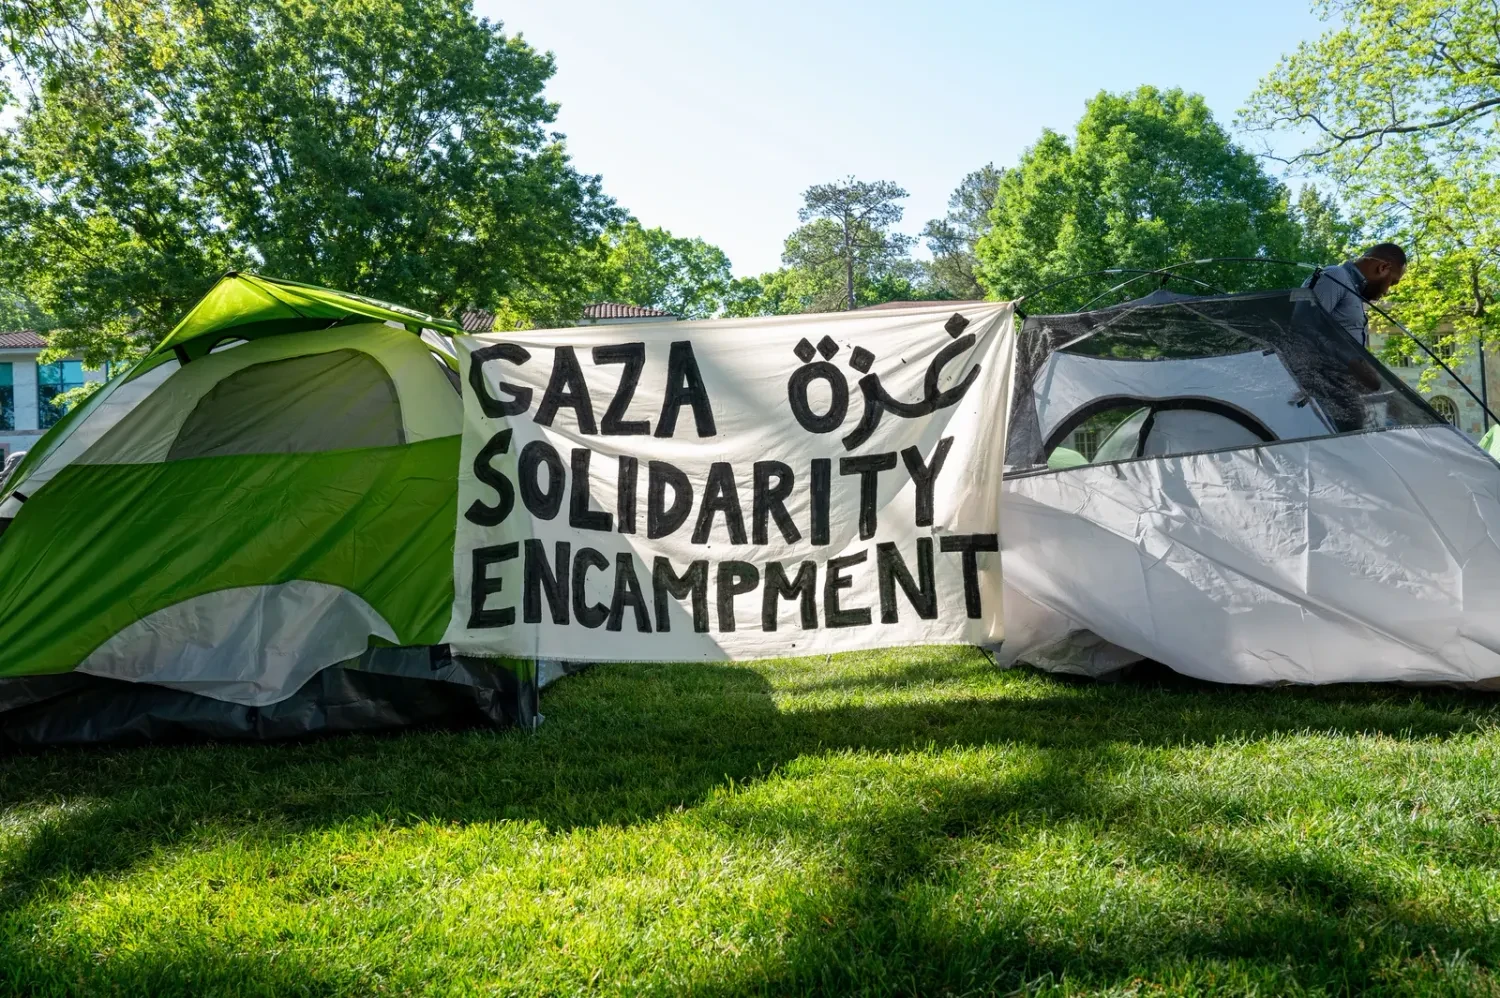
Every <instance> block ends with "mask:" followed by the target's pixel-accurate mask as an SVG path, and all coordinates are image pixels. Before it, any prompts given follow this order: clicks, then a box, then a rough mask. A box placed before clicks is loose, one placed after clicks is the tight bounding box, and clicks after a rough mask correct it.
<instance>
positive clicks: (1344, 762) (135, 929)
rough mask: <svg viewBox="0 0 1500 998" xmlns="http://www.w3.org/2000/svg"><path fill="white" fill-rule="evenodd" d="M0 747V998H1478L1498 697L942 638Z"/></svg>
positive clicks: (1484, 975) (1497, 897) (1498, 984)
mask: <svg viewBox="0 0 1500 998" xmlns="http://www.w3.org/2000/svg"><path fill="white" fill-rule="evenodd" d="M542 709H543V711H544V712H545V713H546V715H547V720H546V723H545V724H543V725H542V727H541V729H540V730H539V731H538V732H536V733H535V734H528V733H523V732H504V733H494V732H481V731H470V732H462V733H434V732H425V733H414V734H407V735H403V736H400V737H386V738H378V737H360V738H339V739H329V740H323V741H318V742H312V743H307V744H297V745H279V746H259V745H249V746H243V745H221V746H199V747H188V748H157V749H135V750H117V751H70V752H53V753H48V754H42V755H33V756H23V757H10V758H4V759H0V993H15V994H25V995H47V994H70V993H116V992H118V993H127V994H134V993H144V994H154V995H159V994H193V995H204V994H275V995H293V994H308V995H321V994H335V993H354V994H376V993H378V994H465V995H467V994H484V993H495V994H574V993H578V994H614V993H628V994H682V993H692V994H702V995H731V994H770V995H780V994H805V993H819V994H852V993H865V994H887V993H914V994H929V995H932V994H991V993H1001V994H1004V993H1018V994H1026V995H1031V994H1039V995H1040V994H1083V993H1088V994H1117V995H1154V994H1194V995H1196V994H1261V995H1295V994H1325V993H1341V994H1342V993H1363V994H1465V995H1469V994H1492V995H1493V994H1500V976H1497V964H1500V877H1497V872H1500V781H1497V775H1500V763H1497V761H1496V758H1497V754H1500V753H1497V749H1500V697H1495V696H1488V697H1486V696H1481V695H1464V694H1458V693H1446V692H1435V691H1431V690H1427V691H1417V690H1413V689H1402V688H1394V687H1362V688H1354V687H1340V688H1332V689H1321V690H1294V689H1266V690H1258V689H1250V690H1227V689H1222V688H1217V687H1208V686H1203V685H1198V684H1192V683H1188V682H1186V681H1177V682H1172V681H1163V680H1155V681H1142V682H1134V683H1127V684H1121V685H1116V686H1097V685H1081V684H1073V683H1069V682H1065V681H1061V680H1058V679H1054V678H1050V677H1047V676H1042V675H1038V674H1035V673H1032V672H1028V671H1015V672H1000V671H997V670H995V669H994V668H992V667H991V666H989V665H988V664H987V663H986V662H985V661H984V660H983V658H982V657H980V656H979V655H978V654H977V653H973V652H969V651H962V650H918V651H902V652H895V653H890V654H885V655H859V656H857V655H850V656H846V657H842V658H834V659H832V660H831V661H824V660H821V659H818V660H811V661H809V660H799V661H789V662H775V663H767V664H760V665H756V666H753V667H751V666H659V665H658V666H651V665H641V666H626V665H613V666H605V667H598V668H595V669H593V670H592V671H590V672H587V673H585V674H582V675H578V676H573V677H570V678H568V679H566V680H563V681H562V682H560V683H559V684H558V685H557V686H555V687H553V688H552V689H550V690H548V691H546V692H545V693H544V695H543V700H542Z"/></svg>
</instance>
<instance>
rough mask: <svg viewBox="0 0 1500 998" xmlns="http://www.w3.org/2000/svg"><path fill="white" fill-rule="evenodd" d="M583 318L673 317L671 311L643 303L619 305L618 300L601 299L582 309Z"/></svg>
mask: <svg viewBox="0 0 1500 998" xmlns="http://www.w3.org/2000/svg"><path fill="white" fill-rule="evenodd" d="M583 317H584V318H585V319H675V318H677V316H675V315H673V314H672V313H671V312H663V311H662V310H661V309H659V308H647V307H646V306H645V305H621V304H620V303H619V302H612V301H602V302H600V303H599V304H597V305H590V306H588V307H587V308H585V309H584V310H583Z"/></svg>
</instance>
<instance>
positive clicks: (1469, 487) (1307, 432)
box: [999, 289, 1500, 688]
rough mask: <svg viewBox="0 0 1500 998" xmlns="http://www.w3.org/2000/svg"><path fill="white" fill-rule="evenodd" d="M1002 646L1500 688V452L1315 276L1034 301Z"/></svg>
mask: <svg viewBox="0 0 1500 998" xmlns="http://www.w3.org/2000/svg"><path fill="white" fill-rule="evenodd" d="M1017 351H1018V355H1017V361H1016V374H1015V378H1016V381H1015V387H1014V389H1013V399H1012V407H1011V421H1010V433H1009V440H1008V442H1007V449H1006V464H1007V473H1008V475H1007V481H1006V483H1005V489H1004V500H1003V504H1002V505H1003V509H1002V531H1001V537H1002V547H1003V555H1002V557H1003V559H1004V566H1005V583H1006V592H1005V641H1004V645H1003V646H1002V647H1001V648H1000V650H999V658H1000V660H1001V662H1002V663H1011V662H1016V661H1027V662H1031V663H1033V664H1035V665H1037V666H1040V667H1042V668H1047V669H1052V670H1055V671H1059V672H1069V673H1077V674H1083V675H1092V676H1099V675H1103V674H1106V673H1109V672H1112V671H1115V670H1117V669H1119V668H1121V667H1123V666H1125V665H1128V664H1130V663H1132V662H1135V661H1139V660H1142V659H1152V660H1155V661H1158V662H1161V663H1163V664H1165V665H1167V666H1170V667H1171V668H1172V669H1174V670H1176V671H1178V672H1182V673H1185V674H1187V675H1190V676H1196V677H1199V678H1202V679H1209V680H1216V681H1220V682H1229V683H1278V682H1288V683H1334V682H1351V681H1406V682H1428V683H1430V682H1440V683H1459V684H1466V685H1479V686H1489V687H1492V688H1493V687H1500V465H1497V463H1496V460H1495V459H1494V458H1493V457H1491V456H1490V454H1489V453H1486V452H1485V451H1484V450H1481V449H1480V448H1479V447H1476V446H1475V445H1474V444H1473V443H1472V442H1471V441H1470V440H1469V439H1468V438H1467V437H1465V436H1464V435H1463V434H1462V433H1460V432H1459V431H1458V430H1457V429H1455V428H1454V427H1452V426H1450V425H1449V424H1447V423H1446V422H1445V421H1444V420H1443V419H1441V418H1440V417H1439V416H1438V415H1437V414H1436V413H1435V412H1433V410H1432V409H1431V408H1430V407H1429V406H1427V404H1426V403H1425V402H1423V401H1422V399H1421V398H1420V397H1418V396H1417V395H1416V394H1414V393H1413V392H1412V391H1411V390H1410V389H1408V388H1407V387H1406V386H1405V385H1404V384H1402V382H1401V381H1400V379H1398V378H1396V377H1395V376H1394V375H1392V374H1391V373H1390V372H1389V371H1388V370H1386V368H1385V367H1384V366H1383V365H1382V364H1381V363H1380V362H1379V360H1377V359H1376V358H1375V357H1373V356H1372V355H1370V354H1369V353H1368V352H1367V351H1365V350H1364V349H1363V348H1362V347H1361V346H1359V345H1358V344H1357V343H1355V342H1354V341H1353V340H1352V339H1351V338H1350V337H1349V336H1347V335H1346V334H1344V333H1343V332H1342V331H1341V330H1339V329H1338V328H1337V327H1336V326H1334V325H1333V324H1332V322H1331V320H1330V319H1329V317H1328V316H1327V314H1326V313H1324V312H1323V311H1322V310H1321V309H1320V308H1319V307H1318V306H1317V304H1316V302H1315V301H1314V300H1313V299H1312V296H1311V294H1310V293H1309V292H1307V291H1305V290H1300V289H1299V290H1293V291H1275V292H1263V293H1250V294H1241V295H1226V296H1213V297H1203V298H1188V297H1185V296H1180V295H1170V294H1163V293H1158V294H1156V295H1153V296H1152V297H1150V298H1147V299H1142V300H1139V301H1136V302H1129V303H1126V304H1124V305H1120V306H1116V307H1113V308H1107V309H1102V310H1099V311H1094V312H1085V313H1075V314H1071V315H1054V316H1031V317H1029V318H1027V320H1026V322H1025V325H1024V327H1023V329H1022V332H1021V334H1020V337H1019V341H1018V346H1017Z"/></svg>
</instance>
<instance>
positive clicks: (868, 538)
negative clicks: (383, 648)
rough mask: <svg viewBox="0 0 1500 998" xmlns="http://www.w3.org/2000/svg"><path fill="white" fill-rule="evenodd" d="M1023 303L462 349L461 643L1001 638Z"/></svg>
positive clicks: (593, 649) (785, 646)
mask: <svg viewBox="0 0 1500 998" xmlns="http://www.w3.org/2000/svg"><path fill="white" fill-rule="evenodd" d="M1012 318H1013V316H1012V309H1011V306H1010V305H1009V304H1003V303H981V304H965V305H959V306H954V305H952V304H949V305H946V306H945V305H942V304H934V305H933V306H930V307H929V306H921V307H913V308H897V309H888V310H872V311H866V312H852V313H834V314H823V315H806V316H784V317H775V318H767V319H736V320H710V321H705V322H680V323H677V322H668V323H659V324H650V325H603V326H586V327H580V328H574V329H558V330H535V331H524V332H519V333H491V334H484V335H476V336H466V337H461V338H459V339H458V341H457V342H458V347H459V353H460V362H461V373H462V376H463V382H462V383H463V393H464V433H463V447H462V453H463V457H462V464H461V467H460V470H459V504H458V533H457V543H456V545H455V551H454V559H455V560H454V583H455V601H454V607H453V617H452V620H451V622H450V625H449V632H448V636H447V639H446V640H447V641H448V643H449V644H451V645H452V646H453V647H454V650H455V651H458V652H460V653H463V654H472V655H509V656H518V657H525V656H535V657H538V658H554V659H565V660H616V661H702V660H714V659H748V658H761V657H768V656H781V655H810V654H824V653H829V652H839V651H847V650H851V649H859V648H877V647H883V646H894V645H911V644H958V643H963V644H989V643H993V642H996V641H999V640H1000V638H1001V624H1000V620H1001V612H1000V588H1001V587H1000V554H999V547H1000V545H999V517H1000V479H1001V463H1002V455H1003V452H1004V443H1005V440H1004V437H1005V432H1004V431H1005V409H1006V403H1007V399H1008V390H1009V381H1010V370H1011V360H1012V352H1013V345H1014V340H1013V324H1012Z"/></svg>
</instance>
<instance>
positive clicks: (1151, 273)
mask: <svg viewBox="0 0 1500 998" xmlns="http://www.w3.org/2000/svg"><path fill="white" fill-rule="evenodd" d="M1157 273H1158V271H1155V270H1148V271H1146V272H1145V273H1142V274H1137V275H1136V276H1134V277H1132V278H1131V279H1130V280H1128V281H1121V282H1120V283H1119V284H1116V285H1115V286H1114V287H1112V288H1110V289H1109V290H1108V291H1101V292H1100V293H1099V294H1097V295H1095V296H1094V297H1092V298H1090V299H1089V300H1088V301H1086V302H1084V303H1083V306H1082V307H1081V308H1079V309H1078V311H1080V312H1087V311H1088V310H1089V306H1090V305H1092V304H1094V302H1096V301H1098V300H1099V299H1100V298H1103V297H1105V296H1106V295H1112V294H1114V293H1115V292H1116V291H1119V290H1120V289H1122V288H1124V287H1126V286H1127V285H1130V284H1134V283H1135V282H1136V281H1142V280H1145V279H1146V278H1148V277H1152V276H1154V275H1155V274H1157ZM1160 273H1161V274H1162V281H1161V286H1162V287H1166V286H1167V281H1169V280H1170V279H1172V278H1174V277H1175V278H1177V279H1178V280H1182V281H1191V282H1192V283H1193V284H1197V285H1199V286H1200V287H1205V288H1208V289H1209V290H1210V291H1212V292H1213V293H1214V294H1216V295H1222V294H1228V292H1227V291H1221V290H1219V289H1218V288H1216V287H1214V286H1213V285H1212V284H1208V283H1206V282H1204V281H1199V280H1196V279H1194V278H1191V277H1185V276H1183V275H1182V274H1173V273H1169V272H1166V271H1161V272H1160Z"/></svg>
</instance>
